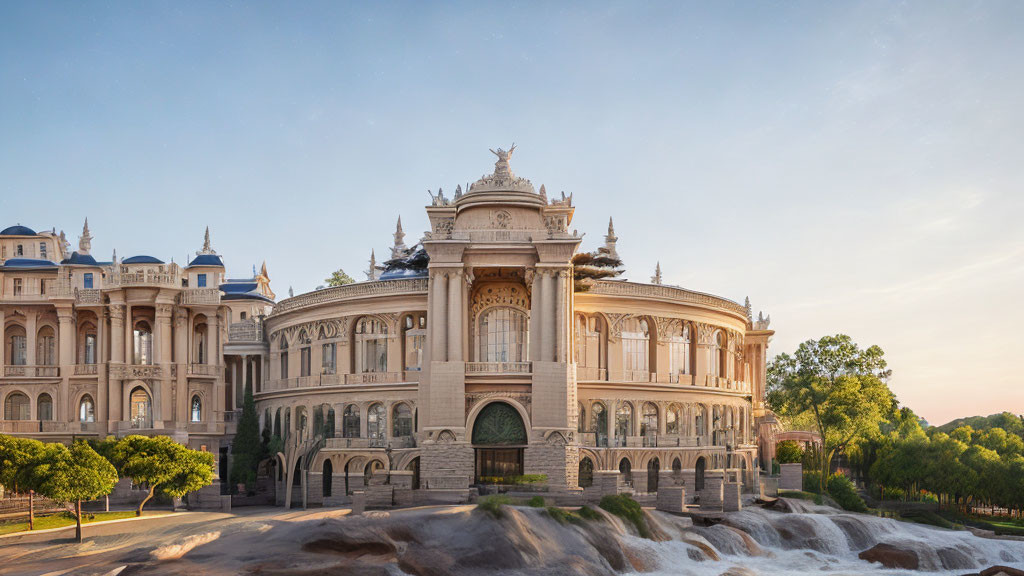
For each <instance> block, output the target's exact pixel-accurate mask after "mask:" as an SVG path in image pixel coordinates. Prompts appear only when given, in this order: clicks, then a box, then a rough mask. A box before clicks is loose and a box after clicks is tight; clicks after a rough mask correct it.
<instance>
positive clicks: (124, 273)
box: [104, 264, 181, 288]
mask: <svg viewBox="0 0 1024 576" xmlns="http://www.w3.org/2000/svg"><path fill="white" fill-rule="evenodd" d="M163 268H164V269H163V270H160V269H159V268H147V269H139V270H132V269H131V267H130V266H115V267H112V268H108V270H109V273H108V274H107V277H106V279H105V282H106V284H104V286H110V287H119V286H158V287H171V288H181V268H179V267H178V266H177V265H176V264H170V265H164V266H163Z"/></svg>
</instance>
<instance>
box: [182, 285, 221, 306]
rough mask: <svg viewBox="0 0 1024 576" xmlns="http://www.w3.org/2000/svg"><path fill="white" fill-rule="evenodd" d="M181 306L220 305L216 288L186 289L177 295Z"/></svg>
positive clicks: (218, 290) (218, 291)
mask: <svg viewBox="0 0 1024 576" xmlns="http://www.w3.org/2000/svg"><path fill="white" fill-rule="evenodd" d="M178 303H179V304H181V305H182V306H216V305H218V304H220V289H218V288H186V289H184V290H182V291H181V294H179V295H178Z"/></svg>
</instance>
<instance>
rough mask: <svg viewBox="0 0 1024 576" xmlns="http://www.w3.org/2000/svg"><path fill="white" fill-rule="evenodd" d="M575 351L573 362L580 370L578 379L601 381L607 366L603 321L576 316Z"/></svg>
mask: <svg viewBox="0 0 1024 576" xmlns="http://www.w3.org/2000/svg"><path fill="white" fill-rule="evenodd" d="M574 328H575V336H576V349H575V355H576V357H575V360H576V364H577V365H578V367H579V368H580V378H581V379H588V380H603V379H604V375H603V374H602V371H604V370H605V369H606V368H607V366H606V362H607V356H608V355H607V353H606V352H605V350H606V346H607V340H606V339H605V337H604V321H603V320H602V319H601V317H600V316H591V317H587V316H584V315H582V314H577V315H576V323H575V326H574Z"/></svg>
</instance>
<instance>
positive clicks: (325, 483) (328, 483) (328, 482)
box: [321, 458, 334, 498]
mask: <svg viewBox="0 0 1024 576" xmlns="http://www.w3.org/2000/svg"><path fill="white" fill-rule="evenodd" d="M321 478H322V479H323V480H322V481H321V482H322V485H321V488H323V497H324V498H330V497H331V488H332V485H333V484H334V464H332V463H331V459H330V458H328V459H326V460H324V468H323V475H322V476H321Z"/></svg>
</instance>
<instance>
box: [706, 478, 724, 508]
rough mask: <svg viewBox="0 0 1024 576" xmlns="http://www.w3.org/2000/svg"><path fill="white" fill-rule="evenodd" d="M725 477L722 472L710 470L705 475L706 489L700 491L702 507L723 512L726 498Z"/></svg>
mask: <svg viewBox="0 0 1024 576" xmlns="http://www.w3.org/2000/svg"><path fill="white" fill-rule="evenodd" d="M723 484H724V476H723V474H722V471H721V470H709V471H707V472H705V473H704V489H703V490H701V491H700V507H701V508H706V509H709V510H721V509H722V502H723V498H724V494H723V489H722V485H723Z"/></svg>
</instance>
